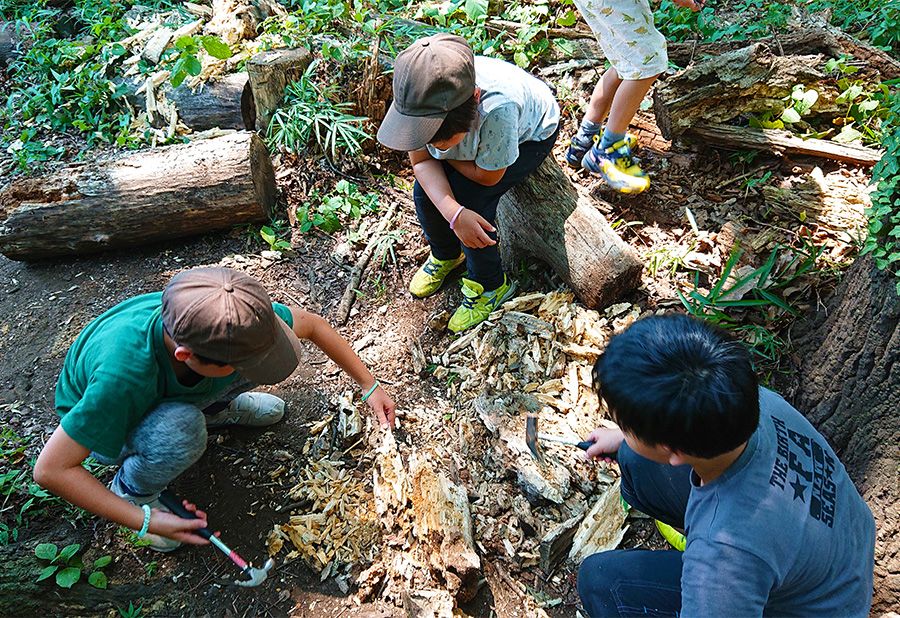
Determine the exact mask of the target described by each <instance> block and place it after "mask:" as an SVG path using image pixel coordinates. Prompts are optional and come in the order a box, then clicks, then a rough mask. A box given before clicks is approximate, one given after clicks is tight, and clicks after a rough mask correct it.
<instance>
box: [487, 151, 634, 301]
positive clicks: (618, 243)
mask: <svg viewBox="0 0 900 618" xmlns="http://www.w3.org/2000/svg"><path fill="white" fill-rule="evenodd" d="M497 223H498V226H499V229H500V238H501V242H500V249H501V251H502V253H503V259H504V262H505V263H506V264H507V265H511V264H514V263H515V260H516V258H517V254H519V253H525V254H528V255H530V256H533V257H536V258H538V259H540V260H542V261H544V262H546V263H547V264H548V265H549V266H550V267H551V268H552V269H553V270H554V271H555V272H556V273H557V274H558V275H559V276H560V277H562V279H563V280H564V281H565V282H566V283H567V284H569V286H570V287H571V288H572V290H573V291H574V292H575V294H576V296H578V299H579V300H580V301H581V302H583V303H584V304H585V305H586V306H588V307H591V308H601V307H604V306H606V305H608V304H609V303H611V302H612V301H614V300H616V299H618V298H621V297H622V296H624V295H625V294H628V293H629V292H631V291H632V290H634V289H635V288H637V286H638V285H639V284H640V277H641V270H642V268H643V266H642V264H641V262H640V260H639V259H638V257H637V254H636V253H635V252H634V250H633V249H632V248H631V247H630V246H628V244H627V243H625V241H623V240H622V239H621V238H620V237H619V236H618V235H617V234H616V233H615V231H613V229H612V228H611V227H610V226H609V223H607V221H606V218H605V217H604V216H603V214H602V213H601V212H600V210H599V209H598V208H597V207H596V205H595V204H593V203H592V202H591V199H590V198H588V197H586V196H579V194H578V192H577V191H576V190H575V188H574V187H573V186H572V183H571V182H570V181H569V179H568V178H566V175H565V174H563V171H562V170H561V169H560V168H559V165H557V163H556V161H555V160H554V159H553V157H547V159H546V160H545V161H544V162H543V163H542V164H541V166H540V167H538V169H537V170H535V171H534V172H533V173H532V174H531V175H530V176H529V177H528V178H527V179H526V180H525V182H523V183H522V184H521V185H519V186H518V187H516V188H514V189H513V190H511V191H509V192H508V193H507V194H506V195H504V196H503V197H502V198H501V200H500V206H499V208H498V211H497Z"/></svg>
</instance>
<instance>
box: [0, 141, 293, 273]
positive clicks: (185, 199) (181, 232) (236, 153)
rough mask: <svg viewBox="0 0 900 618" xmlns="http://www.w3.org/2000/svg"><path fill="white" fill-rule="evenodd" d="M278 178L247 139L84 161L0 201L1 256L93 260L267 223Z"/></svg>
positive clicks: (17, 186)
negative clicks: (109, 252)
mask: <svg viewBox="0 0 900 618" xmlns="http://www.w3.org/2000/svg"><path fill="white" fill-rule="evenodd" d="M274 205H275V174H274V171H273V170H272V163H271V160H270V159H269V153H268V152H267V150H266V146H265V144H264V143H263V142H262V140H261V139H260V138H259V137H258V136H257V135H256V134H254V133H250V132H240V133H234V134H231V135H226V136H223V137H219V138H215V139H208V140H197V141H194V142H192V143H190V144H185V145H179V146H171V147H169V148H161V149H158V150H144V151H140V152H134V153H126V154H123V155H119V156H116V157H114V158H112V159H110V160H106V161H93V162H90V163H78V164H73V165H69V166H67V167H64V168H62V169H61V170H60V171H58V172H56V173H53V174H50V175H47V176H44V177H40V178H27V179H23V180H19V181H16V182H14V183H12V184H11V185H10V186H9V187H7V188H6V189H5V190H4V191H3V192H2V193H0V217H3V219H5V220H3V221H2V222H0V252H2V253H3V254H5V255H6V256H7V257H9V258H11V259H15V260H35V259H42V258H46V257H53V256H60V255H74V254H81V253H89V252H94V251H101V250H106V249H113V248H118V247H133V246H135V245H139V244H144V243H149V242H156V241H162V240H166V239H171V238H177V237H182V236H190V235H193V234H201V233H207V232H209V231H211V230H216V229H227V228H230V227H232V226H234V225H235V224H238V223H250V222H256V221H265V220H266V219H268V218H269V217H270V215H271V214H272V212H273V209H274Z"/></svg>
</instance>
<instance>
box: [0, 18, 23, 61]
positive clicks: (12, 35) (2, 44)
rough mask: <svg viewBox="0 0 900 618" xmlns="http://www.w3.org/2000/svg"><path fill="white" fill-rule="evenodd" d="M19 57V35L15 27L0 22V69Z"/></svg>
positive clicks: (11, 24)
mask: <svg viewBox="0 0 900 618" xmlns="http://www.w3.org/2000/svg"><path fill="white" fill-rule="evenodd" d="M18 55H19V35H18V33H17V32H16V25H15V24H13V23H4V22H0V68H3V67H5V66H6V65H8V64H9V63H10V62H12V61H13V60H15V59H16V56H18Z"/></svg>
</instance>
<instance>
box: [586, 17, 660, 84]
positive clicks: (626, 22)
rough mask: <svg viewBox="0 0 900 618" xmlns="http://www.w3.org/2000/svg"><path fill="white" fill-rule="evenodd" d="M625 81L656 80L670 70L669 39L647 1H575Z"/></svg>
mask: <svg viewBox="0 0 900 618" xmlns="http://www.w3.org/2000/svg"><path fill="white" fill-rule="evenodd" d="M574 1H575V6H577V7H578V10H579V11H580V12H581V15H582V17H584V20H585V21H586V22H587V24H588V26H590V27H591V30H592V31H593V32H594V36H596V37H597V41H598V42H599V43H600V47H601V48H602V49H603V53H604V54H605V55H606V59H607V60H609V62H610V64H612V65H613V68H615V69H616V72H617V73H618V74H619V77H621V78H622V79H644V78H647V77H654V76H656V75H659V74H660V73H662V72H663V71H665V70H666V69H667V68H668V67H669V57H668V55H667V54H666V39H665V37H663V35H662V34H660V32H659V30H657V29H656V26H654V25H653V11H652V10H651V9H650V3H649V2H648V1H647V0H574Z"/></svg>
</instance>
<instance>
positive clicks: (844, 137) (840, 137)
mask: <svg viewBox="0 0 900 618" xmlns="http://www.w3.org/2000/svg"><path fill="white" fill-rule="evenodd" d="M862 136H863V134H862V133H860V132H859V131H857V130H856V129H854V128H853V125H852V124H847V125H844V127H843V128H842V129H841V132H840V133H838V134H837V135H835V136H834V137H833V138H832V139H831V141H833V142H837V143H839V144H852V143H853V142H857V141H859V140H860V139H861V138H862Z"/></svg>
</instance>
